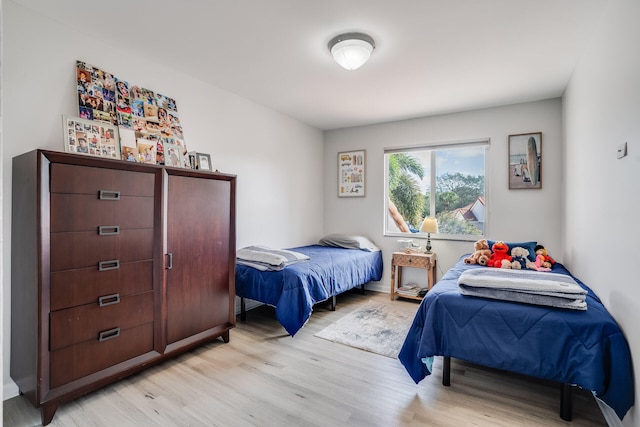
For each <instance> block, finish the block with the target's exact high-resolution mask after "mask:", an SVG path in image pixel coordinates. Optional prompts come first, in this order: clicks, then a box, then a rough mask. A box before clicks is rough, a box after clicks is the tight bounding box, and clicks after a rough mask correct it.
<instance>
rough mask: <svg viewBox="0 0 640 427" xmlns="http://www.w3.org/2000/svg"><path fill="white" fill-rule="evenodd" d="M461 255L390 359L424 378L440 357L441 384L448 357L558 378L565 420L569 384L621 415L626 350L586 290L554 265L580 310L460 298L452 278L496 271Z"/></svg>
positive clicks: (629, 390) (628, 368) (628, 395)
mask: <svg viewBox="0 0 640 427" xmlns="http://www.w3.org/2000/svg"><path fill="white" fill-rule="evenodd" d="M464 258H465V257H464V256H463V257H461V258H460V260H459V261H458V262H457V263H456V265H455V266H454V267H452V268H451V269H450V270H449V271H448V272H447V273H446V274H445V275H444V276H443V277H442V279H441V280H440V281H439V282H438V283H437V284H436V286H434V287H433V289H431V290H430V291H429V293H428V294H427V296H426V298H425V299H424V300H423V301H422V303H421V305H420V307H419V309H418V312H417V313H416V316H415V319H414V321H413V324H412V326H411V328H410V330H409V332H408V334H407V337H406V339H405V342H404V345H403V347H402V349H401V351H400V354H399V356H398V358H399V359H400V362H401V363H402V364H403V365H404V366H405V368H406V370H407V372H408V373H409V375H410V376H411V377H412V378H413V380H414V381H415V382H416V383H418V382H420V381H421V380H422V379H423V378H424V377H426V376H427V375H430V374H431V371H432V365H433V359H434V357H435V356H444V364H443V384H445V385H449V384H448V383H449V381H450V358H456V359H461V360H466V361H468V362H472V363H476V364H479V365H483V366H487V367H491V368H496V369H501V370H506V371H511V372H516V373H519V374H525V375H529V376H532V377H537V378H542V379H546V380H551V381H556V382H558V383H561V384H562V385H563V386H562V393H561V397H562V402H561V410H560V416H561V417H562V418H563V419H565V420H571V416H572V415H571V400H570V397H571V390H572V388H571V386H574V385H577V386H579V387H581V388H582V389H585V390H590V391H592V392H593V394H594V395H595V396H596V397H597V398H599V399H600V400H601V401H603V402H605V403H606V404H607V405H608V406H609V407H611V408H612V409H613V410H614V411H615V412H616V414H617V415H618V417H619V418H620V419H622V418H623V417H624V415H625V414H626V413H627V411H628V410H629V408H631V406H633V402H634V384H633V371H632V363H631V355H630V351H629V347H628V344H627V341H626V339H625V337H624V335H623V334H622V331H621V330H620V328H619V327H618V325H617V323H616V322H615V320H614V319H613V318H612V317H611V315H610V314H609V313H608V311H607V310H606V309H605V307H604V306H603V305H602V303H601V302H600V300H599V299H598V297H597V296H596V295H595V294H594V293H593V291H592V290H591V289H589V288H588V287H587V286H586V285H584V284H583V283H582V282H580V281H579V280H578V279H576V278H575V277H573V276H572V275H571V273H570V272H569V271H568V270H567V269H566V268H565V267H564V266H563V265H562V264H560V263H556V264H555V265H554V266H553V268H552V271H551V273H558V274H561V275H566V276H568V277H570V278H573V279H574V280H575V282H576V283H577V284H578V285H579V286H580V287H581V288H582V289H583V290H584V291H583V292H584V301H585V302H586V307H585V308H586V309H570V308H557V307H550V306H543V305H532V304H528V303H521V302H512V301H504V300H500V299H499V297H498V296H495V295H493V296H491V297H481V298H478V297H476V296H468V295H463V293H461V287H460V286H459V283H458V279H459V277H460V276H461V275H462V274H463V273H464V272H465V271H469V270H472V269H489V270H499V269H490V268H488V267H481V266H478V265H468V264H465V263H464V261H463V260H464ZM539 274H545V273H539ZM546 274H549V273H546ZM496 298H498V299H496Z"/></svg>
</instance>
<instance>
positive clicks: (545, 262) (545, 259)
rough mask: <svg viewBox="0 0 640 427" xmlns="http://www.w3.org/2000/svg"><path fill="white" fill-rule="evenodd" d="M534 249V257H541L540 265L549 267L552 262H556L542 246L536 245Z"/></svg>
mask: <svg viewBox="0 0 640 427" xmlns="http://www.w3.org/2000/svg"><path fill="white" fill-rule="evenodd" d="M535 251H536V258H537V257H538V256H540V257H542V260H541V267H544V268H551V267H552V266H553V264H555V263H556V260H554V259H553V258H551V256H549V253H548V252H547V250H546V249H545V247H544V246H542V245H537V246H536V249H535Z"/></svg>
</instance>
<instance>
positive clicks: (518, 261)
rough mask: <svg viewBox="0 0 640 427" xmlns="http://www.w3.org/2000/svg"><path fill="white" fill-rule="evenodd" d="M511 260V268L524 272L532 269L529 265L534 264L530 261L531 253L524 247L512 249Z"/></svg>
mask: <svg viewBox="0 0 640 427" xmlns="http://www.w3.org/2000/svg"><path fill="white" fill-rule="evenodd" d="M511 258H512V260H511V268H513V269H514V270H524V269H526V268H530V267H529V264H533V263H532V262H531V261H530V260H529V251H528V250H526V249H525V248H523V247H522V246H516V247H515V248H513V249H511Z"/></svg>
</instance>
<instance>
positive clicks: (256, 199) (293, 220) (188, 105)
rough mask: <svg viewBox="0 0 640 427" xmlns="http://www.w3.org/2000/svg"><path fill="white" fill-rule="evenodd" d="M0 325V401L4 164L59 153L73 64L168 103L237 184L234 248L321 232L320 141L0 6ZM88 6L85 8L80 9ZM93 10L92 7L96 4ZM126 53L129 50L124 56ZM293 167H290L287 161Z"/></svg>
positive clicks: (162, 68)
mask: <svg viewBox="0 0 640 427" xmlns="http://www.w3.org/2000/svg"><path fill="white" fill-rule="evenodd" d="M2 6H3V8H4V10H3V16H2V19H3V25H4V33H3V34H2V42H3V49H4V58H3V65H4V70H3V73H4V75H3V80H2V89H3V94H2V102H3V111H4V115H3V117H2V126H3V128H4V129H3V135H2V167H3V175H2V178H3V186H2V197H3V200H4V201H3V204H2V214H3V219H4V220H3V223H2V227H3V230H2V231H3V234H4V236H3V244H2V261H3V264H4V268H3V272H2V290H3V295H2V311H3V312H2V320H3V331H2V340H3V391H4V398H5V399H6V398H9V397H11V396H12V395H15V393H16V392H17V389H16V387H15V385H14V384H13V382H12V381H11V379H10V378H9V356H10V347H9V345H10V327H11V325H10V319H11V316H10V310H11V307H10V296H11V295H10V290H11V285H10V279H11V271H10V267H11V256H10V253H11V248H10V242H11V186H12V182H11V159H12V157H13V156H15V155H17V154H20V153H23V152H26V151H29V150H32V149H35V148H46V149H51V150H60V151H61V150H63V146H62V115H63V114H65V115H71V116H77V101H76V95H75V91H76V87H75V68H74V67H75V61H76V60H77V59H79V60H84V61H86V62H88V63H90V64H93V65H95V66H98V67H101V68H103V69H105V70H108V71H110V72H112V73H114V74H116V75H118V76H122V77H123V78H125V79H128V80H129V81H130V82H134V83H137V84H140V85H144V86H145V87H148V88H150V89H152V90H155V91H158V92H161V93H163V94H167V95H169V96H171V97H173V98H175V99H176V102H177V105H178V112H179V115H180V120H181V122H182V124H183V127H184V133H185V140H186V143H187V147H188V148H189V150H197V151H200V152H204V153H210V154H211V158H212V163H213V166H214V167H215V168H217V169H219V170H220V171H222V172H227V173H232V174H237V175H238V182H237V244H238V246H239V247H240V246H246V245H249V244H257V243H262V244H269V245H273V246H281V247H289V246H296V245H301V244H306V243H309V242H313V241H316V240H317V239H318V238H319V237H320V234H321V231H322V215H323V210H322V197H321V196H319V195H321V194H322V190H323V185H324V183H323V181H322V175H323V165H322V132H321V131H319V130H317V129H315V128H312V127H309V126H307V125H305V124H302V123H300V122H297V121H295V120H293V119H291V118H289V117H287V116H284V115H282V114H279V113H276V112H274V111H272V110H270V109H267V108H264V107H262V106H260V105H257V104H255V103H252V102H249V101H247V100H245V99H242V98H240V97H237V96H235V95H233V94H230V93H228V92H225V91H223V90H220V89H218V88H216V87H215V86H214V85H213V84H211V83H210V82H206V81H205V80H198V79H196V78H195V77H193V76H188V75H184V74H180V73H177V72H175V71H173V70H172V69H171V68H170V64H169V63H162V62H150V61H148V60H144V59H141V58H139V57H136V56H135V52H130V51H127V47H125V46H109V45H106V44H104V43H103V42H101V41H99V40H96V39H94V38H92V37H91V36H89V35H86V34H79V33H76V32H74V31H72V30H69V29H67V28H64V27H61V26H60V25H59V24H57V23H56V22H52V21H50V20H47V19H45V18H42V17H41V16H39V15H38V14H36V13H34V12H32V11H29V10H26V9H24V8H22V7H20V6H16V5H15V4H14V3H12V2H7V1H3V3H2ZM88 7H89V6H88ZM96 7H99V5H97V4H96ZM134 48H135V46H134V47H131V48H130V49H134ZM292 159H295V161H292Z"/></svg>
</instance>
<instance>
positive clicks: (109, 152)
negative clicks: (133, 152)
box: [63, 117, 120, 159]
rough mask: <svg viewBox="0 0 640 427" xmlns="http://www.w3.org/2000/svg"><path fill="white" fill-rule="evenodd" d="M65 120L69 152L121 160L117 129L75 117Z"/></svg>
mask: <svg viewBox="0 0 640 427" xmlns="http://www.w3.org/2000/svg"><path fill="white" fill-rule="evenodd" d="M63 120H64V124H63V126H64V131H65V148H66V151H67V152H69V153H79V154H88V155H91V156H97V157H105V158H109V159H119V158H120V148H119V147H120V144H119V143H118V128H117V127H115V126H113V125H109V124H106V123H100V122H94V121H91V120H86V119H78V118H75V117H64V119H63Z"/></svg>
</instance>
